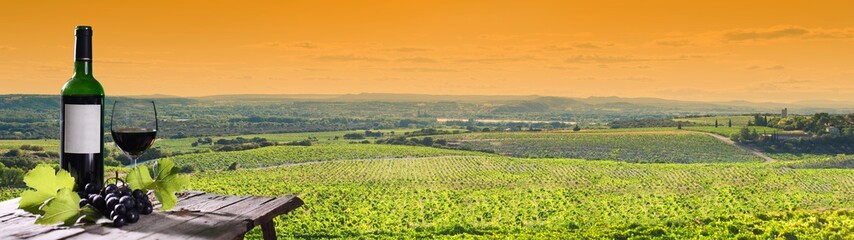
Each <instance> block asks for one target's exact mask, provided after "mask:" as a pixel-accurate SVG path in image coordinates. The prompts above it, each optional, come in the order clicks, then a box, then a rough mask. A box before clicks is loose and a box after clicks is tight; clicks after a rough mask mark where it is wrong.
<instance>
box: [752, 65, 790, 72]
mask: <svg viewBox="0 0 854 240" xmlns="http://www.w3.org/2000/svg"><path fill="white" fill-rule="evenodd" d="M783 69H786V67H785V66H783V65H774V66H759V65H753V66H750V67H747V70H768V71H778V70H783Z"/></svg>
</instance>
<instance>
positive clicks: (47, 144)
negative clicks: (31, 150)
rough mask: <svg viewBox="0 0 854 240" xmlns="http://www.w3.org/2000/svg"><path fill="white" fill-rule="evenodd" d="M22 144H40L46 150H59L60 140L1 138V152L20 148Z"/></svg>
mask: <svg viewBox="0 0 854 240" xmlns="http://www.w3.org/2000/svg"><path fill="white" fill-rule="evenodd" d="M21 145H31V146H40V147H43V148H44V149H45V151H52V152H59V140H55V139H45V140H0V152H5V151H7V150H10V149H18V148H20V147H21Z"/></svg>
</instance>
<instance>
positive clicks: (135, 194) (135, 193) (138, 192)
mask: <svg viewBox="0 0 854 240" xmlns="http://www.w3.org/2000/svg"><path fill="white" fill-rule="evenodd" d="M133 198H136V199H137V200H139V199H142V198H145V193H144V192H142V190H139V189H137V190H133Z"/></svg>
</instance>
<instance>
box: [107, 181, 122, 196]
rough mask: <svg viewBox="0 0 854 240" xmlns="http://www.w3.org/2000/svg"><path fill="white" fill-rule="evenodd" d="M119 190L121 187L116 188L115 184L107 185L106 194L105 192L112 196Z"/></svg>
mask: <svg viewBox="0 0 854 240" xmlns="http://www.w3.org/2000/svg"><path fill="white" fill-rule="evenodd" d="M118 189H119V187H118V186H116V185H115V184H112V183H110V184H107V186H106V187H104V192H105V193H107V194H110V193H116V190H118Z"/></svg>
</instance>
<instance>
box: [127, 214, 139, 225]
mask: <svg viewBox="0 0 854 240" xmlns="http://www.w3.org/2000/svg"><path fill="white" fill-rule="evenodd" d="M125 219H126V220H127V222H128V223H135V222H136V221H139V213H138V212H136V211H129V212H127V213H126V214H125Z"/></svg>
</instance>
